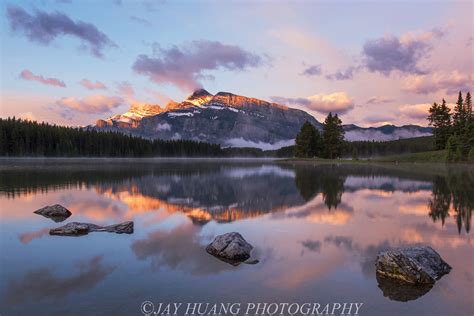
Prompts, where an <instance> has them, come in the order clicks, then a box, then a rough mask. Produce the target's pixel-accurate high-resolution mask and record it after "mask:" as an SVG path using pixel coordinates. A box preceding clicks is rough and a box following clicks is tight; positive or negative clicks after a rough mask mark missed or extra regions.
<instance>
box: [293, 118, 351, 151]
mask: <svg viewBox="0 0 474 316" xmlns="http://www.w3.org/2000/svg"><path fill="white" fill-rule="evenodd" d="M343 148H344V129H343V127H342V121H341V119H340V118H339V117H338V116H337V114H335V115H332V113H331V112H330V113H329V114H328V116H327V117H326V119H325V120H324V123H323V131H322V134H321V133H320V132H319V131H318V129H317V128H316V127H314V126H313V124H311V123H310V122H308V121H306V122H305V123H304V124H303V126H301V130H300V132H299V133H298V135H296V140H295V148H294V156H295V157H301V158H313V157H320V158H328V159H334V158H339V157H341V155H342V151H343Z"/></svg>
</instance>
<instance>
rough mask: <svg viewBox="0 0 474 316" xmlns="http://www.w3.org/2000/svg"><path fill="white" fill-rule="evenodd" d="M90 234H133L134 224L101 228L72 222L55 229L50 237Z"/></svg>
mask: <svg viewBox="0 0 474 316" xmlns="http://www.w3.org/2000/svg"><path fill="white" fill-rule="evenodd" d="M90 232H109V233H117V234H133V222H123V223H120V224H116V225H109V226H99V225H95V224H89V223H78V222H71V223H68V224H66V225H64V226H61V227H58V228H53V229H51V230H50V231H49V234H50V235H58V236H82V235H87V234H88V233H90Z"/></svg>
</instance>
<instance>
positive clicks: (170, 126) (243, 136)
mask: <svg viewBox="0 0 474 316" xmlns="http://www.w3.org/2000/svg"><path fill="white" fill-rule="evenodd" d="M305 121H309V122H311V123H312V124H313V125H314V126H316V127H317V128H318V129H321V128H322V125H321V123H320V122H318V121H317V120H316V119H315V118H314V117H313V116H311V115H310V114H308V113H306V112H305V111H303V110H299V109H292V108H289V107H286V106H283V105H280V104H277V103H270V102H267V101H263V100H259V99H255V98H249V97H245V96H240V95H236V94H232V93H229V92H219V93H217V94H215V95H212V94H211V93H209V92H208V91H206V90H204V89H199V90H197V91H195V92H194V93H193V94H191V95H190V96H189V97H188V98H186V100H184V101H182V102H181V103H177V102H173V101H171V102H169V103H168V104H167V105H166V106H165V107H161V106H159V105H140V106H137V105H135V106H132V107H131V108H130V109H129V111H128V112H126V113H124V114H120V115H115V116H112V117H110V118H108V119H106V120H98V121H97V122H96V124H95V125H93V126H89V128H94V129H99V130H108V131H116V132H122V133H126V134H132V135H136V136H142V137H145V138H150V139H165V140H172V139H189V140H196V141H203V142H209V143H216V144H220V145H222V146H224V147H258V148H262V149H276V148H280V147H283V146H288V145H293V144H294V139H295V137H296V135H297V133H298V132H299V130H300V128H301V125H302V124H303V123H304V122H305ZM344 129H345V131H346V139H347V140H350V141H352V140H384V141H385V140H396V139H400V138H411V137H418V136H427V135H431V129H430V128H426V127H420V126H416V125H406V126H401V127H397V126H393V125H384V126H381V127H369V128H362V127H358V126H356V125H345V126H344Z"/></svg>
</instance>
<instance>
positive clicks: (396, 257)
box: [375, 246, 451, 284]
mask: <svg viewBox="0 0 474 316" xmlns="http://www.w3.org/2000/svg"><path fill="white" fill-rule="evenodd" d="M375 267H376V270H377V274H378V275H379V276H382V277H386V278H390V279H395V280H399V281H401V282H404V283H411V284H434V283H435V282H436V280H439V279H440V278H441V277H442V276H443V275H445V274H447V273H449V272H450V271H451V266H450V265H449V264H447V263H446V262H445V261H444V260H443V259H442V258H441V256H440V255H439V254H438V253H437V252H436V251H434V250H433V248H431V247H428V246H413V247H406V248H397V249H391V250H387V251H383V252H380V253H379V254H378V255H377V260H376V262H375Z"/></svg>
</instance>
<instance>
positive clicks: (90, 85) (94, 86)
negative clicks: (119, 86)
mask: <svg viewBox="0 0 474 316" xmlns="http://www.w3.org/2000/svg"><path fill="white" fill-rule="evenodd" d="M79 84H80V85H81V86H83V87H84V88H86V89H89V90H98V89H102V90H105V89H107V86H106V85H105V84H103V83H102V82H100V81H96V82H92V81H90V80H89V79H82V80H81V81H79Z"/></svg>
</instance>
